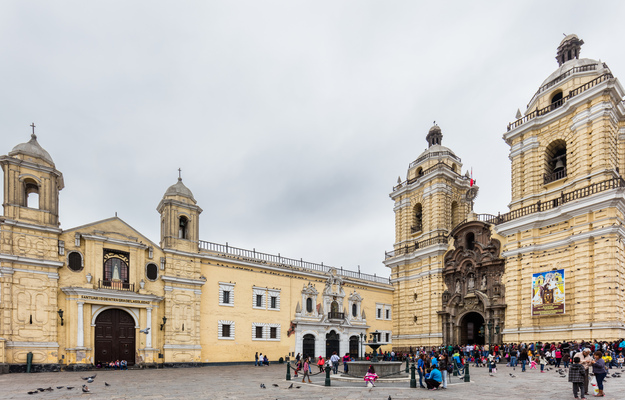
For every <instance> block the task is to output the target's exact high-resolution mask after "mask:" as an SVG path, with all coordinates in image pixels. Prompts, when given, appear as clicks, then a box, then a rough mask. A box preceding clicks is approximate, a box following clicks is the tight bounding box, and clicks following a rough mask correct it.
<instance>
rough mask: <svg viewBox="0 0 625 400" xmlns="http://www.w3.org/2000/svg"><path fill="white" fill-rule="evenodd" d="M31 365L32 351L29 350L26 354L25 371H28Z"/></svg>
mask: <svg viewBox="0 0 625 400" xmlns="http://www.w3.org/2000/svg"><path fill="white" fill-rule="evenodd" d="M32 365H33V352H32V351H29V352H28V353H27V354H26V372H30V367H31V366H32Z"/></svg>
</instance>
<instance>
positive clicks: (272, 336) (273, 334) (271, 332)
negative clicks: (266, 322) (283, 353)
mask: <svg viewBox="0 0 625 400" xmlns="http://www.w3.org/2000/svg"><path fill="white" fill-rule="evenodd" d="M269 338H270V339H277V338H278V328H273V327H272V328H270V329H269Z"/></svg>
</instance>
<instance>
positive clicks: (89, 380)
mask: <svg viewBox="0 0 625 400" xmlns="http://www.w3.org/2000/svg"><path fill="white" fill-rule="evenodd" d="M97 375H98V374H93V375H91V376H85V377H81V378H82V380H84V381H87V383H93V381H94V380H95V377H96V376H97ZM104 385H105V386H111V385H109V384H108V383H106V382H104ZM56 388H57V390H61V389H66V390H72V389H74V388H75V386H57V387H56ZM52 391H54V389H53V388H52V386H50V387H47V388H37V389H36V390H29V391H28V392H26V393H28V394H37V393H43V392H52ZM82 392H83V393H91V390H89V386H87V385H84V384H83V385H82Z"/></svg>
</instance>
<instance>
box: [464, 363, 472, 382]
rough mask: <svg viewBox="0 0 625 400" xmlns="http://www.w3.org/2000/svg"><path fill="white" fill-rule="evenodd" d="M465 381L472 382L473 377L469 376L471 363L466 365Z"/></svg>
mask: <svg viewBox="0 0 625 400" xmlns="http://www.w3.org/2000/svg"><path fill="white" fill-rule="evenodd" d="M464 381H465V382H471V377H470V376H469V363H468V362H467V363H466V364H464Z"/></svg>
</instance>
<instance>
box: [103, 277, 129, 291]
mask: <svg viewBox="0 0 625 400" xmlns="http://www.w3.org/2000/svg"><path fill="white" fill-rule="evenodd" d="M98 289H112V290H123V291H128V292H134V291H135V284H134V283H128V282H122V281H117V280H114V281H108V280H104V279H98Z"/></svg>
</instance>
